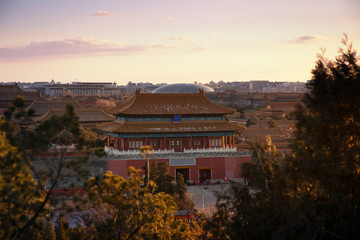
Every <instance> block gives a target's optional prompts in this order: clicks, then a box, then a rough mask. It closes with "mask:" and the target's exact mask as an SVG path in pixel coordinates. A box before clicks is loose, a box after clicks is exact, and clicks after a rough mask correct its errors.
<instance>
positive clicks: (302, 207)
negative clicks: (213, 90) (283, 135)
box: [215, 36, 360, 239]
mask: <svg viewBox="0 0 360 240" xmlns="http://www.w3.org/2000/svg"><path fill="white" fill-rule="evenodd" d="M343 44H345V47H346V48H345V49H340V55H339V56H338V57H336V58H335V60H333V61H330V60H328V59H326V58H325V57H324V55H323V54H322V55H319V58H318V61H317V62H316V65H315V68H314V69H313V70H312V75H313V76H312V80H311V81H310V82H309V83H308V84H307V87H308V93H307V94H306V95H305V98H304V106H299V107H298V110H297V111H296V113H295V114H294V115H295V116H296V120H297V126H296V127H297V129H296V131H295V133H294V139H293V142H292V144H291V152H290V153H289V154H288V156H283V155H282V154H279V153H277V152H276V150H275V149H274V148H272V147H269V144H256V145H255V148H253V151H252V152H253V161H252V162H251V163H248V164H244V165H243V167H242V169H243V176H244V178H245V179H246V180H247V181H249V184H250V186H251V187H252V188H253V189H250V188H249V187H248V186H244V185H242V184H239V183H234V184H232V186H231V189H230V192H229V194H228V196H229V199H228V200H227V201H226V203H227V205H228V206H230V208H231V209H232V210H233V216H231V217H227V218H225V219H224V218H223V220H222V221H223V222H225V220H229V218H230V223H229V224H230V225H231V231H230V235H231V237H232V238H233V239H359V238H360V232H359V231H358V225H359V224H360V211H359V206H360V189H359V187H358V186H359V184H360V111H359V109H360V94H359V93H360V66H359V64H358V57H357V56H356V51H355V50H353V49H352V45H351V44H349V42H348V40H347V37H346V36H345V38H344V40H343ZM254 189H255V191H254ZM220 211H222V209H221V208H219V210H218V213H219V214H220ZM219 214H215V216H217V215H219Z"/></svg>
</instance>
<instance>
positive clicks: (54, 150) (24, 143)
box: [0, 98, 85, 239]
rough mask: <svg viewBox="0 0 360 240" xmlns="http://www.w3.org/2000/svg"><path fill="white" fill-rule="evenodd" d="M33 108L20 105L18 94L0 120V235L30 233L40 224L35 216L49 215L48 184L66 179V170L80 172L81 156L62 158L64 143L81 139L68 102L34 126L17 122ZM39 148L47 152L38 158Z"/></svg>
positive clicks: (25, 116) (29, 114)
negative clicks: (60, 113)
mask: <svg viewBox="0 0 360 240" xmlns="http://www.w3.org/2000/svg"><path fill="white" fill-rule="evenodd" d="M32 113H33V111H32V110H31V109H30V110H28V111H25V105H24V101H23V99H22V98H17V99H16V100H14V102H13V103H12V104H11V105H10V106H9V109H8V111H6V112H5V113H4V117H3V118H2V119H1V120H0V138H1V145H2V149H1V155H2V161H1V163H0V164H1V167H0V178H1V181H0V192H1V201H0V217H1V224H4V226H6V228H2V229H6V231H1V232H0V234H1V235H0V237H1V238H14V239H17V238H19V237H25V236H28V235H34V234H32V233H34V231H37V229H39V228H40V227H42V225H41V224H40V222H44V218H45V217H46V218H48V217H51V216H50V215H49V214H50V213H51V212H52V211H51V209H50V208H49V204H50V201H51V199H52V198H51V193H52V191H53V189H54V188H55V187H56V186H58V185H59V183H62V184H64V185H66V181H64V179H65V177H66V176H72V177H74V176H79V175H78V174H83V173H84V171H83V169H82V168H81V164H82V163H83V162H84V161H82V160H81V161H80V160H79V159H76V160H74V159H68V158H66V152H67V151H68V149H69V148H68V147H66V146H69V145H70V144H72V143H75V144H77V147H78V148H81V143H82V136H81V134H80V128H79V124H78V121H77V117H76V115H75V114H74V111H73V108H72V106H70V105H69V106H67V109H66V112H65V114H64V115H63V116H60V117H58V116H54V117H52V118H51V119H50V120H47V121H44V122H42V123H40V124H39V126H37V127H36V128H35V129H34V130H31V129H27V128H24V127H22V126H21V125H20V124H21V121H22V120H23V119H26V118H28V117H30V116H31V114H32ZM44 153H48V154H49V155H51V157H49V158H48V157H46V158H44V159H42V160H41V159H40V160H39V157H38V156H39V154H40V155H41V154H44ZM35 157H36V158H35ZM83 160H85V159H83ZM65 172H66V173H65ZM25 238H27V237H25Z"/></svg>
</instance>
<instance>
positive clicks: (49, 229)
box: [43, 221, 56, 240]
mask: <svg viewBox="0 0 360 240" xmlns="http://www.w3.org/2000/svg"><path fill="white" fill-rule="evenodd" d="M43 240H56V234H55V231H54V224H53V222H52V221H49V222H48V223H47V224H46V228H45V231H44V235H43Z"/></svg>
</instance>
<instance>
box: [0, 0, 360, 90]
mask: <svg viewBox="0 0 360 240" xmlns="http://www.w3.org/2000/svg"><path fill="white" fill-rule="evenodd" d="M359 26H360V1H358V0H316V1H314V0H302V1H299V0H297V1H287V0H274V1H267V0H255V1H244V0H223V1H219V0H195V1H194V0H192V1H190V0H183V1H174V0H153V1H145V0H142V1H141V0H133V1H118V0H114V1H95V0H76V1H74V0H63V1H45V0H33V1H27V0H18V1H13V0H2V1H1V2H0V82H10V81H21V82H35V81H50V80H51V79H54V80H55V81H59V82H72V81H84V82H85V81H86V82H91V81H106V82H114V81H115V82H116V83H118V84H121V85H123V84H126V83H127V82H129V81H132V82H152V83H161V82H165V83H187V82H194V81H197V82H201V83H206V82H210V81H212V80H213V81H216V82H217V81H219V80H224V81H249V80H270V81H307V80H308V79H310V77H311V69H312V68H313V66H314V62H315V61H316V54H317V53H319V52H320V49H321V48H325V49H326V56H327V57H329V58H332V57H333V56H335V55H337V50H338V47H339V46H340V41H341V39H342V37H343V35H342V34H343V33H346V34H347V35H348V37H349V39H350V41H352V42H353V45H354V48H355V49H360V48H359V44H360V27H359Z"/></svg>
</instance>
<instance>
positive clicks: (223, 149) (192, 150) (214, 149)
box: [184, 147, 236, 153]
mask: <svg viewBox="0 0 360 240" xmlns="http://www.w3.org/2000/svg"><path fill="white" fill-rule="evenodd" d="M184 152H188V153H191V152H219V153H220V152H236V147H234V148H221V147H219V148H216V147H215V148H194V149H192V148H191V149H184Z"/></svg>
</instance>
